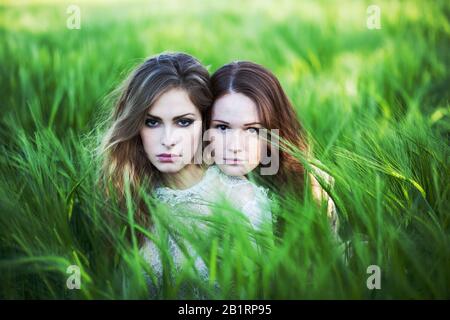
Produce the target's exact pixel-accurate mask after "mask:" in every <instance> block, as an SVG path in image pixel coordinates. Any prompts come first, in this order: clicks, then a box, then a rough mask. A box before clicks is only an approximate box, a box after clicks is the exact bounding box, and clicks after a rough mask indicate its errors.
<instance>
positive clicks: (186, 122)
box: [177, 119, 194, 127]
mask: <svg viewBox="0 0 450 320" xmlns="http://www.w3.org/2000/svg"><path fill="white" fill-rule="evenodd" d="M192 122H194V120H192V119H180V120H178V121H177V123H178V125H179V126H180V127H188V126H189V125H191V123H192Z"/></svg>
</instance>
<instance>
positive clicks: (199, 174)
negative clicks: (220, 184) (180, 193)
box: [164, 164, 204, 190]
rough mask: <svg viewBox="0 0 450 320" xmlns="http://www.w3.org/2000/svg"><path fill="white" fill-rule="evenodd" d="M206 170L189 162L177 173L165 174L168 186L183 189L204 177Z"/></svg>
mask: <svg viewBox="0 0 450 320" xmlns="http://www.w3.org/2000/svg"><path fill="white" fill-rule="evenodd" d="M203 173H204V170H203V168H201V167H200V166H198V165H195V164H188V165H186V166H185V167H184V168H183V169H181V170H180V171H178V172H176V173H166V174H164V181H165V184H166V186H167V187H169V188H171V189H175V190H177V189H178V190H183V189H188V188H190V187H192V186H193V185H195V184H197V183H198V182H200V180H201V179H202V178H203Z"/></svg>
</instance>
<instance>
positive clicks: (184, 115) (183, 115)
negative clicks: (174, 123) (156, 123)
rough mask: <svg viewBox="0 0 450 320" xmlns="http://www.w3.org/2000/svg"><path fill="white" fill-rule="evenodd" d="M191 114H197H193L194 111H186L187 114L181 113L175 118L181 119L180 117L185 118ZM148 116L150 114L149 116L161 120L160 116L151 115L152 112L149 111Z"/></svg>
mask: <svg viewBox="0 0 450 320" xmlns="http://www.w3.org/2000/svg"><path fill="white" fill-rule="evenodd" d="M189 115H192V116H195V114H193V113H185V114H182V115H179V116H176V117H174V119H175V120H178V119H180V118H183V117H186V116H189ZM147 116H149V117H151V118H154V119H158V120H161V118H160V117H157V116H154V115H151V114H150V113H147Z"/></svg>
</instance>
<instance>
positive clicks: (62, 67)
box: [0, 0, 450, 299]
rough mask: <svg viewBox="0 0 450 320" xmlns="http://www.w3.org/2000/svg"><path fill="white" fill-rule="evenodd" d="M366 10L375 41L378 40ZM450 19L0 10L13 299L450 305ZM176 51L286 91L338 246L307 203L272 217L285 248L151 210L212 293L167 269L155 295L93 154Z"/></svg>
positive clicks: (2, 236)
mask: <svg viewBox="0 0 450 320" xmlns="http://www.w3.org/2000/svg"><path fill="white" fill-rule="evenodd" d="M70 4H75V5H77V6H78V7H79V8H80V13H81V28H80V29H70V28H68V27H67V19H68V18H69V16H70V14H69V13H67V8H68V6H69V5H70ZM371 4H376V5H378V6H379V8H380V9H381V15H380V18H381V20H380V21H381V28H380V29H369V28H368V27H367V25H366V21H367V18H368V14H367V12H366V10H367V7H368V6H369V5H371ZM449 17H450V5H449V2H448V1H445V0H442V1H420V0H416V1H414V0H408V1H388V0H376V1H370V2H369V1H356V0H355V1H351V0H346V1H294V0H293V1H259V0H258V1H257V0H253V1H245V0H236V1H235V0H230V1H190V0H187V1H181V0H177V1H172V0H168V1H162V0H161V1H126V2H125V1H70V2H68V1H20V0H19V1H8V0H6V1H5V0H2V1H0V81H1V82H0V98H1V100H0V148H1V150H0V298H1V299H149V298H151V299H153V298H155V299H177V298H179V297H180V292H181V291H183V292H184V294H185V296H184V297H194V295H193V294H192V295H191V293H190V292H191V291H194V290H189V288H196V290H197V289H198V290H200V292H202V295H203V296H205V297H208V298H211V299H228V298H230V299H449V298H450V206H449V196H450V170H449V168H450V166H449V164H450V159H449V155H450V149H449V144H448V142H449V133H450V121H449V119H450V107H449V97H450V95H449V91H450V90H449V88H450V73H449V68H450V55H449V49H450V19H449ZM164 51H182V52H186V53H189V54H192V55H193V56H195V57H197V58H198V59H199V60H200V61H201V62H202V63H203V64H204V65H206V66H208V70H209V71H210V72H214V71H215V70H216V69H218V68H219V67H220V66H222V65H223V64H225V63H228V62H230V61H232V60H251V61H254V62H257V63H259V64H262V65H264V66H265V67H267V68H269V69H270V70H271V71H272V72H273V73H274V74H275V75H276V76H277V77H278V78H279V80H280V82H281V83H282V85H283V87H284V89H285V91H286V92H287V94H288V96H289V98H290V99H291V101H292V102H293V104H294V106H295V108H296V112H297V114H298V117H299V119H300V121H301V122H302V124H303V125H304V127H305V128H306V130H307V131H308V134H309V137H310V140H311V144H312V146H313V150H314V155H315V157H316V158H317V159H318V160H320V161H321V163H322V164H323V168H324V169H325V170H326V171H328V172H330V173H331V174H332V175H333V177H334V178H335V186H334V188H333V189H332V190H329V192H330V194H331V195H332V197H333V199H334V200H335V202H336V205H337V207H338V212H339V219H340V230H339V237H340V239H341V240H340V242H339V245H337V244H336V242H335V240H334V238H333V237H332V234H331V232H330V230H329V229H328V228H327V226H328V225H327V223H328V222H327V220H326V215H325V210H324V208H323V207H321V208H319V207H318V206H317V205H316V204H315V203H314V202H313V201H312V200H311V197H310V195H308V194H307V193H306V194H305V196H304V198H303V200H302V201H298V200H297V201H294V200H293V199H294V198H293V197H289V195H288V196H287V197H286V199H285V200H284V201H282V202H279V203H278V204H277V206H275V207H274V208H273V213H274V214H278V215H280V216H283V217H284V218H285V220H286V225H285V232H284V233H283V234H282V236H280V237H275V236H274V235H272V234H271V233H270V232H267V233H264V232H260V233H257V232H253V231H251V230H248V229H246V227H245V225H243V224H238V223H235V222H236V219H238V217H239V212H234V211H233V210H232V209H230V208H229V207H227V206H226V204H223V205H220V206H218V207H217V208H216V210H215V211H216V213H217V214H216V215H215V216H214V217H215V218H214V219H212V220H211V221H209V222H208V223H209V224H210V225H211V228H210V229H208V231H207V232H206V231H205V232H190V231H189V230H188V229H187V228H183V225H182V224H181V225H179V226H177V225H176V224H177V222H175V221H172V220H171V219H170V218H168V216H169V214H170V212H168V211H167V208H164V207H163V206H160V205H158V204H157V203H154V201H153V200H152V199H151V197H147V200H148V202H147V203H148V205H149V206H152V207H153V210H152V212H153V213H154V214H155V217H157V219H156V223H157V225H158V226H159V228H160V229H159V230H161V232H162V233H164V232H170V230H171V228H173V227H176V228H178V229H180V234H181V235H183V236H184V237H185V238H186V240H187V241H189V242H190V243H191V244H192V245H193V246H194V247H195V248H197V250H198V252H199V254H200V255H201V256H202V257H203V259H204V261H205V262H206V264H207V266H208V268H209V271H210V279H209V280H208V281H206V282H205V281H203V280H202V279H200V277H199V275H198V274H197V273H196V269H195V268H193V267H192V264H189V263H187V264H186V265H185V266H183V268H182V270H180V271H179V272H177V273H176V274H175V279H174V280H171V278H170V276H169V275H170V273H169V270H170V268H171V260H170V257H168V258H167V259H166V260H165V265H164V266H165V269H166V270H168V272H165V276H164V281H163V290H162V291H161V292H160V293H159V294H158V295H156V296H152V295H150V292H149V289H148V286H147V282H148V277H147V276H148V275H150V278H152V272H153V271H152V270H151V269H150V268H149V266H148V265H146V264H145V262H144V261H143V260H142V259H141V258H140V255H139V246H138V243H137V241H136V238H135V237H133V235H136V233H138V232H146V229H144V228H143V227H142V226H140V225H138V224H136V223H135V221H134V217H133V214H132V212H133V203H132V201H128V206H127V210H126V212H123V210H122V212H121V211H120V210H119V209H118V208H117V207H115V205H114V203H113V204H111V203H107V202H105V201H104V198H103V194H102V192H101V190H99V189H98V188H97V186H96V178H97V174H98V170H97V168H98V160H97V159H96V158H95V157H94V154H95V152H94V151H95V146H96V144H97V142H98V140H99V137H100V135H101V133H102V126H101V125H99V119H102V115H104V114H105V113H106V112H108V110H110V109H111V108H112V107H113V103H112V101H111V98H110V97H111V95H110V93H111V92H112V91H113V90H114V88H116V87H117V86H118V85H119V84H120V82H121V81H122V80H123V79H124V78H125V76H126V75H127V74H128V72H130V70H132V69H133V68H134V67H135V66H137V65H138V64H139V63H141V62H142V61H144V59H145V58H146V57H148V56H152V55H155V54H157V53H160V52H164ZM104 212H108V213H109V215H110V216H109V217H108V218H105V216H104ZM112 220H113V221H115V223H111V221H112ZM130 233H131V235H132V237H131V241H130V238H129V237H128V236H127V234H130ZM148 235H149V236H151V234H148ZM255 240H256V241H258V242H260V243H261V246H260V247H261V248H262V250H259V249H257V248H256V247H255V246H253V245H252V243H253V242H252V241H255ZM273 240H274V241H273ZM162 250H163V251H164V250H167V247H165V246H164V244H163V245H162ZM71 265H75V266H77V267H79V268H80V276H81V279H80V283H81V287H80V289H70V288H69V287H68V286H67V279H68V277H69V276H70V275H71V274H70V272H69V273H68V268H69V266H71ZM372 265H376V266H378V267H379V270H380V274H381V278H380V288H378V289H377V288H375V289H369V287H368V285H367V282H368V278H369V277H370V276H371V273H370V272H368V267H369V266H372ZM217 285H218V286H217ZM186 288H188V290H187V291H186V290H185V289H186ZM218 288H219V289H218ZM186 292H187V293H186ZM186 294H187V296H186Z"/></svg>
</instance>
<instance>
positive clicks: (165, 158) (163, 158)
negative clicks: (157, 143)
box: [156, 153, 179, 162]
mask: <svg viewBox="0 0 450 320" xmlns="http://www.w3.org/2000/svg"><path fill="white" fill-rule="evenodd" d="M156 156H157V157H158V160H159V161H160V162H173V161H174V158H177V157H179V155H177V154H171V153H161V154H158V155H156Z"/></svg>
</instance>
